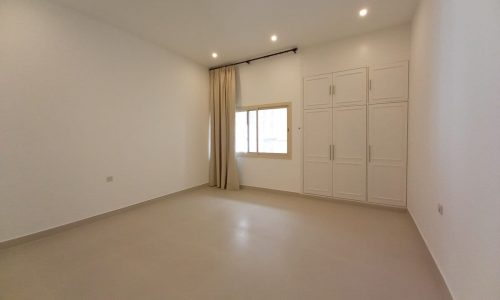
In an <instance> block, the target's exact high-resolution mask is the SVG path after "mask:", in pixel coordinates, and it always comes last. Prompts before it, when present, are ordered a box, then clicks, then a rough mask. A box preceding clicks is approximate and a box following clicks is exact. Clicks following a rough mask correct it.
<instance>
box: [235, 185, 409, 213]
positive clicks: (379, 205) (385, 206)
mask: <svg viewBox="0 0 500 300" xmlns="http://www.w3.org/2000/svg"><path fill="white" fill-rule="evenodd" d="M241 189H248V190H259V191H265V192H271V193H279V194H282V195H288V196H300V197H304V198H309V199H316V200H322V201H330V202H336V203H340V204H346V205H355V206H365V207H371V208H379V209H384V210H393V211H403V212H404V211H407V209H406V207H398V206H390V205H383V204H374V203H368V202H361V201H355V200H347V199H340V198H330V197H322V196H315V195H309V194H303V193H298V192H290V191H282V190H276V189H269V188H262V187H256V186H249V185H241Z"/></svg>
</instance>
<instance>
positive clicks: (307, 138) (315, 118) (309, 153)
mask: <svg viewBox="0 0 500 300" xmlns="http://www.w3.org/2000/svg"><path fill="white" fill-rule="evenodd" d="M331 140H332V111H331V109H315V110H305V111H304V193H306V194H313V195H319V196H329V197H330V196H331V195H332V161H331V153H330V145H331Z"/></svg>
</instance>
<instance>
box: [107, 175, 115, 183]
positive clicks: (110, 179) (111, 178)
mask: <svg viewBox="0 0 500 300" xmlns="http://www.w3.org/2000/svg"><path fill="white" fill-rule="evenodd" d="M113 180H114V178H113V176H108V177H106V182H113Z"/></svg>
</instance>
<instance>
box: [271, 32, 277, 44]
mask: <svg viewBox="0 0 500 300" xmlns="http://www.w3.org/2000/svg"><path fill="white" fill-rule="evenodd" d="M277 40H278V36H277V35H276V34H273V35H271V41H273V42H276V41H277Z"/></svg>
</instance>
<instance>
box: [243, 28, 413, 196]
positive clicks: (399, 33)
mask: <svg viewBox="0 0 500 300" xmlns="http://www.w3.org/2000/svg"><path fill="white" fill-rule="evenodd" d="M409 58H410V25H409V24H407V25H401V26H397V27H394V28H389V29H385V30H381V31H376V32H373V33H369V34H364V35H359V36H355V37H351V38H347V39H342V40H338V41H334V42H330V43H327V44H323V45H318V46H315V47H310V48H305V49H299V54H296V55H285V56H280V57H275V58H271V59H266V60H262V61H258V62H254V63H252V64H250V65H241V66H240V67H239V81H238V84H239V87H240V89H239V90H240V91H239V92H240V93H239V95H238V100H237V102H238V105H242V106H248V105H253V104H263V103H273V102H292V111H293V120H292V123H293V124H292V125H293V126H292V130H293V131H292V141H293V148H292V151H293V152H292V160H280V159H264V158H248V157H243V158H240V159H239V160H238V165H239V172H240V176H241V183H242V184H243V185H249V186H256V187H263V188H270V189H276V190H283V191H291V192H299V193H301V192H302V190H303V189H302V188H303V187H302V131H301V129H300V128H302V78H303V77H305V76H311V75H316V74H322V73H329V72H334V71H340V70H345V69H352V68H357V67H362V66H368V65H370V64H377V63H384V62H394V61H401V60H408V59H409Z"/></svg>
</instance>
